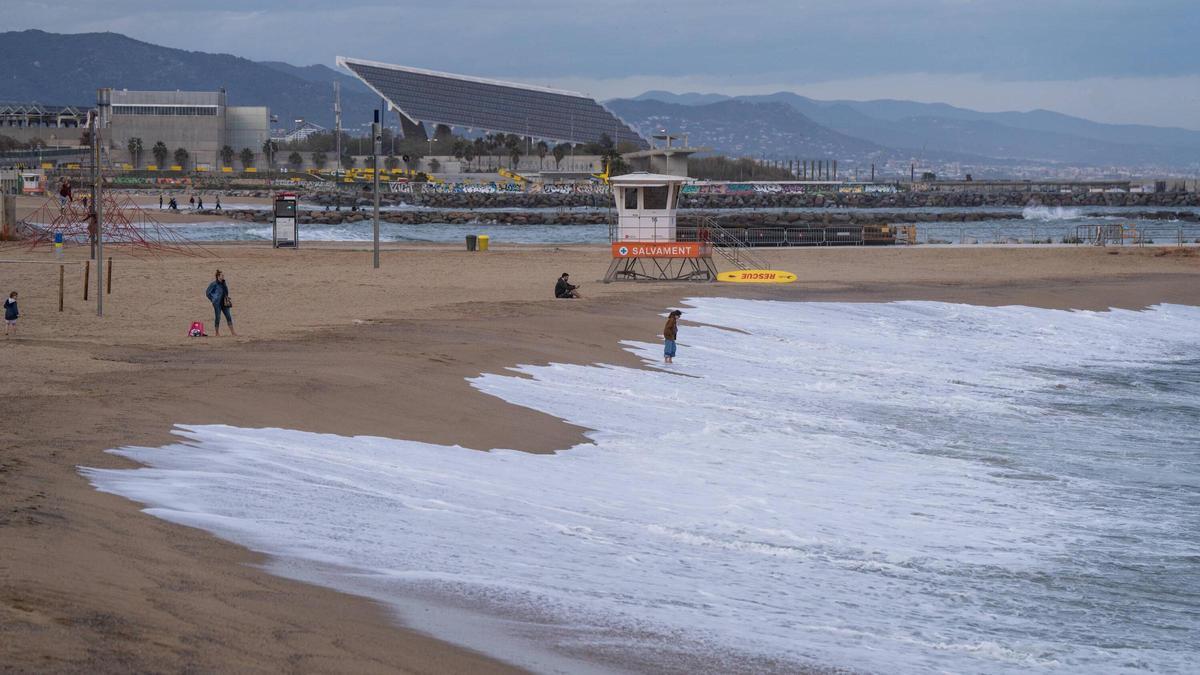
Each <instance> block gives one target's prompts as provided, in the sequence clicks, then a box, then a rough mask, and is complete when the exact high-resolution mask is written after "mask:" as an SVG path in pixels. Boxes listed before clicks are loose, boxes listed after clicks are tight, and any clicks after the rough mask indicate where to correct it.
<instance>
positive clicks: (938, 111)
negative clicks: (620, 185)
mask: <svg viewBox="0 0 1200 675" xmlns="http://www.w3.org/2000/svg"><path fill="white" fill-rule="evenodd" d="M729 102H741V103H751V104H759V105H763V104H783V105H786V106H788V107H790V108H791V109H793V110H795V111H796V112H798V113H800V114H801V115H803V116H805V117H806V118H808V119H809V120H811V121H812V122H813V123H815V124H817V125H820V126H822V127H824V128H826V129H829V130H832V131H835V132H838V133H840V134H843V135H845V136H849V137H853V138H857V139H862V140H866V141H871V142H873V143H876V144H878V145H881V146H884V147H886V148H889V149H891V150H893V151H894V154H896V155H899V156H904V157H916V158H932V159H942V160H948V161H984V160H992V161H994V162H1008V163H1012V162H1022V161H1024V162H1032V163H1054V164H1072V165H1081V166H1109V165H1120V166H1137V165H1164V166H1175V167H1186V166H1195V165H1196V164H1200V131H1192V130H1189V129H1180V128H1169V127H1154V126H1146V125H1138V124H1103V123H1099V122H1093V121H1091V120H1087V119H1083V118H1080V117H1073V116H1070V115H1064V114H1062V113H1057V112H1052V111H1049V110H1033V111H1030V112H980V111H976V110H969V109H966V108H959V107H955V106H951V105H947V104H945V103H918V102H915V101H899V100H892V99H881V100H873V101H847V100H835V101H820V100H816V99H812V98H808V97H806V96H801V95H799V94H794V93H791V92H779V93H775V94H768V95H758V96H737V97H732V96H724V95H721V94H698V93H688V94H673V93H671V92H665V91H649V92H646V93H644V94H642V95H640V96H637V97H636V98H633V99H618V100H613V101H609V102H608V105H609V107H610V108H612V109H613V111H614V112H616V113H617V114H619V115H621V116H622V117H623V118H624V119H625V121H627V122H629V123H631V124H633V125H635V126H636V127H638V128H639V129H645V130H657V129H659V128H663V127H666V128H682V127H685V126H690V125H691V120H693V119H703V118H705V117H707V116H709V115H710V113H709V112H708V110H709V109H711V108H713V107H714V106H722V105H725V104H728V103H729ZM740 110H741V111H742V112H743V113H749V112H751V111H752V110H753V109H748V108H741V109H740ZM700 138H703V139H704V140H705V141H706V142H707V141H708V139H707V138H705V137H700ZM700 138H698V139H696V141H697V142H699V140H700ZM708 144H710V145H713V147H714V148H722V147H724V146H723V145H722V144H721V143H719V142H718V143H715V144H714V143H708ZM751 145H756V146H757V152H751V153H750V154H756V155H757V154H761V155H765V156H767V157H780V156H783V157H786V156H788V155H787V152H788V151H789V150H793V148H791V147H787V148H786V149H784V148H782V147H781V146H780V145H778V144H775V143H774V142H773V139H762V140H761V141H760V142H759V143H757V144H751ZM802 149H804V150H806V151H809V154H811V153H812V152H813V151H817V152H818V153H819V148H809V147H805V148H802ZM815 156H818V157H820V156H829V155H823V154H817V155H815ZM847 158H849V157H847Z"/></svg>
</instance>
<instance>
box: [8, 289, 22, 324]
mask: <svg viewBox="0 0 1200 675" xmlns="http://www.w3.org/2000/svg"><path fill="white" fill-rule="evenodd" d="M19 316H21V312H20V310H18V309H17V292H16V291H13V292H12V293H9V294H8V298H6V299H5V300H4V334H5V335H16V333H17V317H19Z"/></svg>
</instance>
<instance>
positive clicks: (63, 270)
mask: <svg viewBox="0 0 1200 675" xmlns="http://www.w3.org/2000/svg"><path fill="white" fill-rule="evenodd" d="M66 271H67V266H66V265H59V266H58V311H60V312H61V311H63V277H64V276H65V275H66Z"/></svg>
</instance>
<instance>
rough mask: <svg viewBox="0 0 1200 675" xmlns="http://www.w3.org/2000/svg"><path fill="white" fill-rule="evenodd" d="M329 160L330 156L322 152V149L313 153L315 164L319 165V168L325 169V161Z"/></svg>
mask: <svg viewBox="0 0 1200 675" xmlns="http://www.w3.org/2000/svg"><path fill="white" fill-rule="evenodd" d="M328 161H329V158H327V157H326V156H325V153H323V152H321V151H320V150H318V151H316V152H314V153H313V154H312V163H313V166H315V167H317V168H318V169H324V168H325V163H326V162H328Z"/></svg>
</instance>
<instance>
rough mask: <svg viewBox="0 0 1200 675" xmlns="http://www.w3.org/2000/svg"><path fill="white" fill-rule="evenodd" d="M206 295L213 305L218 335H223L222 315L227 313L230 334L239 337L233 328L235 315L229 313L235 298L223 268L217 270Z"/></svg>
mask: <svg viewBox="0 0 1200 675" xmlns="http://www.w3.org/2000/svg"><path fill="white" fill-rule="evenodd" d="M204 295H205V296H206V297H207V298H208V301H209V302H211V303H212V306H213V324H214V330H213V333H215V334H216V335H217V336H220V335H221V315H222V314H224V315H225V323H226V324H228V325H229V334H230V335H232V336H234V337H237V332H235V331H234V330H233V316H231V315H230V314H229V308H230V307H233V300H231V299H230V298H229V286H227V285H225V274H224V273H223V272H221V270H217V274H216V278H215V279H213V282H212V283H211V284H209V285H208V290H206V291H204Z"/></svg>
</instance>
